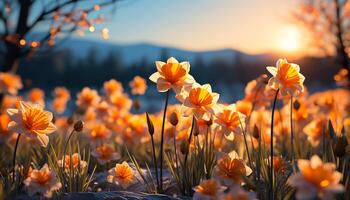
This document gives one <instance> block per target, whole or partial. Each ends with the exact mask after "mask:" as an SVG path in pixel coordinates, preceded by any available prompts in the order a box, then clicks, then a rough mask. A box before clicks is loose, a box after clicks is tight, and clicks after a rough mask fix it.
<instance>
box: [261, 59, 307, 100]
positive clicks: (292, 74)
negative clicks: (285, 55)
mask: <svg viewBox="0 0 350 200" xmlns="http://www.w3.org/2000/svg"><path fill="white" fill-rule="evenodd" d="M266 69H267V71H269V72H270V73H271V74H272V76H273V77H272V78H270V80H269V83H268V85H269V86H270V87H271V88H273V89H274V90H277V89H280V91H281V94H282V95H283V96H286V95H287V94H288V95H291V96H295V95H298V94H299V93H301V92H303V91H304V86H303V83H304V80H305V77H304V76H303V75H302V74H301V73H300V67H299V65H297V64H294V63H288V61H287V60H286V59H279V60H278V61H277V63H276V67H271V66H269V67H266Z"/></svg>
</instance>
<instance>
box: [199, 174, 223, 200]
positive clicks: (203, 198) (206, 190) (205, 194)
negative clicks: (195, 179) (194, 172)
mask: <svg viewBox="0 0 350 200" xmlns="http://www.w3.org/2000/svg"><path fill="white" fill-rule="evenodd" d="M225 189H226V187H224V186H221V185H220V183H219V182H218V181H216V180H214V179H209V180H204V181H202V182H201V183H200V184H199V185H198V186H196V187H195V188H194V189H193V190H194V191H195V193H194V195H193V199H194V200H215V199H219V197H220V196H221V195H222V193H223V191H224V190H225Z"/></svg>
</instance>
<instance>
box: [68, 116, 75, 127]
mask: <svg viewBox="0 0 350 200" xmlns="http://www.w3.org/2000/svg"><path fill="white" fill-rule="evenodd" d="M73 123H74V116H73V115H71V116H70V117H68V119H67V124H68V125H72V124H73Z"/></svg>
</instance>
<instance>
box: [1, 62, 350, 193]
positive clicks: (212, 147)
mask: <svg viewBox="0 0 350 200" xmlns="http://www.w3.org/2000/svg"><path fill="white" fill-rule="evenodd" d="M154 69H155V73H154V74H152V75H151V76H150V77H149V80H150V81H151V82H152V84H156V86H157V90H158V92H159V93H161V94H160V96H162V98H164V105H163V106H164V107H163V108H164V109H163V110H160V111H159V112H157V113H141V112H140V111H139V109H140V107H142V105H143V103H144V102H142V101H140V100H139V97H140V96H141V95H144V94H145V92H147V84H146V83H147V81H146V78H148V77H139V76H136V77H134V79H133V80H132V81H131V82H130V84H129V87H130V88H131V93H132V96H131V97H129V96H128V94H127V93H126V92H125V91H124V89H123V86H122V84H121V83H120V82H118V81H117V80H114V79H112V80H108V81H106V82H105V83H104V85H103V88H102V89H101V90H95V89H92V88H88V87H85V88H83V89H82V90H81V91H80V92H79V93H78V94H76V98H72V99H76V101H75V108H74V110H73V111H72V112H67V111H66V106H67V104H68V103H69V102H70V101H73V100H72V99H71V97H72V96H73V95H75V94H71V93H70V91H69V90H67V89H66V88H63V87H57V88H56V89H55V90H54V91H53V93H52V95H53V96H52V99H53V100H52V101H51V102H48V101H45V94H44V92H43V90H41V89H39V88H34V89H31V90H30V91H29V92H28V93H26V94H23V95H22V96H19V95H17V94H18V92H19V90H21V88H22V81H21V78H20V77H19V76H18V75H14V74H11V73H0V91H1V115H0V142H1V146H0V148H1V150H0V199H43V198H54V199H62V198H65V197H67V195H69V194H72V193H77V192H79V193H87V192H94V193H101V194H103V192H110V191H128V192H131V193H134V194H135V195H136V194H139V195H140V194H143V195H146V196H147V194H152V198H157V199H162V198H164V199H169V197H173V198H178V199H185V198H193V199H197V200H207V199H208V200H214V199H223V200H224V199H225V200H233V199H242V200H243V199H245V200H246V199H350V149H349V145H348V142H349V138H350V92H349V90H348V88H349V81H348V80H347V73H348V71H347V70H341V71H340V72H339V73H338V74H337V75H336V76H335V77H334V79H335V81H336V82H337V84H338V85H339V87H338V88H337V89H332V90H327V91H322V92H317V93H314V94H309V93H308V90H307V88H306V87H305V86H304V80H307V79H308V77H304V76H303V75H302V71H303V70H302V66H301V67H299V65H297V64H294V63H289V62H288V61H287V60H286V59H279V60H278V61H277V63H276V65H275V66H268V67H267V68H266V69H267V71H266V74H263V75H261V76H260V77H257V78H256V79H255V80H252V81H250V82H249V83H247V85H246V88H245V97H244V98H243V99H242V100H239V101H237V102H222V101H220V94H218V93H216V92H215V91H212V89H211V86H210V84H203V85H202V84H200V83H197V82H196V80H195V77H193V76H192V75H190V73H191V71H190V63H189V62H179V61H178V60H176V59H175V58H173V57H171V58H169V59H168V60H167V61H156V62H155V68H154ZM267 74H268V75H267ZM232 95H234V94H232ZM173 97H175V98H176V99H177V101H178V103H176V104H173V105H171V104H170V103H169V98H173ZM149 101H152V99H149ZM65 113H71V114H69V115H67V114H65ZM164 195H167V196H168V197H165V196H164ZM110 198H113V197H110ZM114 198H115V199H118V198H117V197H116V196H114ZM120 198H121V197H120ZM143 198H144V199H151V198H147V197H143ZM130 199H131V198H130ZM133 199H135V197H134V198H133ZM140 199H142V198H141V197H140Z"/></svg>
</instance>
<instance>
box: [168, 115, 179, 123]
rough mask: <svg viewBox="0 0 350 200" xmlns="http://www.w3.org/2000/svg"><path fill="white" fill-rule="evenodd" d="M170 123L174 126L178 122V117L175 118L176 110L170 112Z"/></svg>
mask: <svg viewBox="0 0 350 200" xmlns="http://www.w3.org/2000/svg"><path fill="white" fill-rule="evenodd" d="M170 123H171V125H173V126H176V125H177V124H178V123H179V119H178V118H177V114H176V112H172V113H171V115H170Z"/></svg>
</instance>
